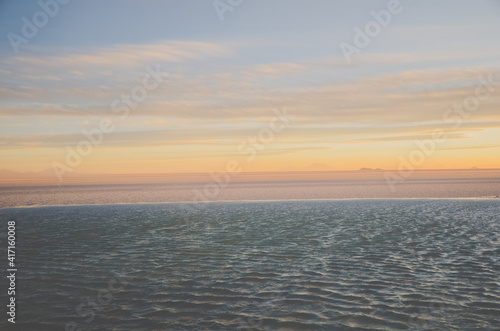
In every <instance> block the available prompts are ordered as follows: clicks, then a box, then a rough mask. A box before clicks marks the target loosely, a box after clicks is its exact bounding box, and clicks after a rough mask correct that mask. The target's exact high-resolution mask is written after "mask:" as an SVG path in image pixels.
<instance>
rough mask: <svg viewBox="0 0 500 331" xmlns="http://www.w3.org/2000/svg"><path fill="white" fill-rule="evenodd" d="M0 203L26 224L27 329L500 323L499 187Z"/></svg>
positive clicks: (21, 231)
mask: <svg viewBox="0 0 500 331" xmlns="http://www.w3.org/2000/svg"><path fill="white" fill-rule="evenodd" d="M0 215H1V217H2V218H4V219H7V218H10V217H15V218H16V219H17V223H18V229H17V231H18V237H19V241H18V247H19V251H18V263H19V264H18V268H19V281H18V284H19V293H18V302H19V308H18V311H19V315H18V325H16V326H18V329H19V330H64V328H65V326H78V327H81V328H82V330H237V329H238V328H240V329H242V330H245V329H247V330H250V329H251V328H252V327H253V328H254V329H255V330H335V329H339V330H342V329H352V330H393V329H435V330H450V329H456V330H471V329H482V330H494V329H499V328H500V317H499V316H500V280H499V273H500V241H499V238H500V218H499V215H500V201H499V200H364V201H363V200H345V201H295V202H252V203H249V202H248V203H244V202H232V203H229V202H228V203H211V204H207V205H203V208H202V209H193V208H188V207H187V206H186V205H183V204H157V205H140V204H139V205H108V206H76V207H75V206H73V207H71V206H67V207H44V208H27V209H23V208H17V209H3V210H0ZM2 278H3V277H2ZM2 282H5V279H4V280H2ZM110 284H112V286H111V285H110ZM4 285H6V284H4V283H2V286H4ZM5 323H6V322H5V319H2V320H1V322H0V328H3V327H4V326H5ZM68 323H74V324H68Z"/></svg>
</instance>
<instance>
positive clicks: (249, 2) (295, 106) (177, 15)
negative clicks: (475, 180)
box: [0, 0, 500, 173]
mask: <svg viewBox="0 0 500 331" xmlns="http://www.w3.org/2000/svg"><path fill="white" fill-rule="evenodd" d="M42 1H47V2H50V1H48V0H42ZM222 2H223V3H227V1H226V0H222ZM390 2H391V1H331V0H317V1H309V0H308V1H305V0H303V1H298V0H276V1H269V0H243V1H242V2H241V4H240V5H238V6H236V7H234V8H232V11H226V12H224V13H223V18H224V19H223V20H221V19H220V18H219V15H218V13H217V11H216V9H215V8H214V5H213V3H212V1H199V0H182V1H181V0H178V1H127V0H119V1H118V0H117V1H101V0H99V1H98V0H95V1H78V0H72V1H69V2H68V3H67V4H59V5H58V6H59V8H58V10H57V12H56V13H53V14H54V15H53V17H49V15H46V17H49V18H48V22H47V24H46V25H44V26H42V27H40V28H38V31H37V33H33V34H34V35H33V36H31V37H30V38H25V37H23V32H22V30H23V24H25V23H24V22H25V21H26V20H24V21H23V17H26V19H27V20H28V21H29V22H33V15H35V14H36V13H37V12H39V11H41V8H40V6H39V5H38V1H2V2H0V22H1V23H0V34H1V36H2V38H1V39H0V77H1V80H0V96H1V97H0V161H1V164H0V169H9V170H14V171H20V172H26V171H36V172H37V171H43V170H46V169H50V168H51V167H52V166H53V165H54V164H55V163H54V162H56V163H57V164H62V165H66V166H68V165H67V156H68V149H67V148H72V149H73V150H76V148H77V146H78V144H79V143H80V142H82V141H86V140H87V138H86V136H85V135H84V133H82V132H83V130H87V132H92V130H94V131H93V132H96V131H95V130H100V122H101V121H102V120H103V119H109V121H110V122H111V123H112V125H113V128H114V129H113V130H111V132H106V133H103V136H102V137H103V139H102V142H101V143H99V144H97V145H95V146H93V147H92V151H91V152H90V153H88V155H85V156H83V157H81V162H80V163H79V164H78V165H77V166H74V167H71V168H72V170H74V171H76V172H82V173H168V172H208V171H220V170H223V169H226V167H227V164H228V162H230V161H232V160H236V161H237V162H239V165H240V166H241V168H242V169H243V171H280V170H327V169H331V170H356V169H359V168H362V167H370V168H383V169H396V168H398V166H399V165H400V163H401V159H402V158H403V159H404V158H408V157H409V156H410V155H411V153H412V152H414V151H415V150H418V149H419V147H418V144H417V142H418V141H420V142H422V141H424V142H423V143H420V144H421V145H422V144H427V146H431V145H433V144H434V145H433V146H435V150H434V151H433V152H432V153H430V154H429V155H426V157H425V160H424V161H423V162H422V163H421V164H419V165H418V168H422V169H448V168H453V169H459V168H470V167H479V168H500V139H499V138H500V107H499V105H500V84H498V85H496V86H495V82H500V42H499V41H500V40H499V38H500V37H499V31H500V2H499V1H496V0H481V1H457V0H448V1H439V2H434V1H409V0H401V2H400V5H399V7H398V8H399V9H400V12H399V13H398V14H392V15H391V17H390V22H389V23H388V24H387V26H386V27H381V28H380V32H379V33H378V34H376V35H375V36H373V37H369V38H370V39H371V41H370V43H369V45H367V46H366V47H363V48H358V50H359V52H358V53H355V54H352V56H351V58H350V63H348V61H347V60H346V57H345V56H344V54H343V53H342V50H341V47H340V45H341V43H343V42H344V43H347V44H350V45H355V41H354V37H355V34H356V32H355V28H356V27H359V28H361V29H364V28H365V25H366V24H367V23H368V22H370V21H374V17H373V16H372V15H371V14H370V12H371V11H375V12H380V11H381V10H387V8H388V4H389V3H390ZM52 9H54V8H52ZM219 14H220V13H219ZM35 16H36V15H35ZM42 16H43V15H42ZM42 16H40V15H39V16H38V17H39V18H40V17H42ZM42 18H43V17H42ZM42 18H40V19H42ZM31 32H33V31H31ZM9 34H10V36H11V37H10V39H12V36H13V34H15V35H17V36H20V37H22V38H24V41H25V42H23V43H21V44H20V45H19V46H16V47H17V48H18V52H17V53H16V52H15V50H16V47H13V46H12V44H11V42H10V41H9ZM147 67H149V69H147ZM158 68H159V69H160V71H161V72H164V73H168V76H167V74H162V76H161V78H160V80H161V82H160V83H158V84H155V82H157V81H156V80H155V79H154V78H153V77H149V78H148V79H147V80H146V82H147V83H148V84H149V85H148V86H152V85H158V86H155V87H154V88H153V87H151V89H150V90H148V91H147V96H145V97H144V98H143V100H141V101H140V102H135V101H132V104H133V105H132V106H131V108H130V109H129V114H128V115H127V116H121V115H123V113H121V112H117V111H116V110H117V109H119V107H122V108H120V109H122V110H123V109H126V108H127V107H128V106H126V105H125V104H124V103H123V102H121V101H120V102H121V103H120V104H118V103H115V100H117V99H121V98H122V95H124V94H130V93H131V91H140V90H141V87H143V86H144V77H145V76H146V75H150V74H149V73H148V72H149V71H151V70H158ZM148 70H149V71H148ZM488 81H489V82H488ZM143 90H145V89H143ZM478 93H479V94H478ZM478 95H479V96H480V98H478V97H477V96H478ZM478 100H479V102H478V103H477V104H475V102H476V101H478ZM464 103H465V104H466V106H463V105H464ZM467 103H468V104H467ZM457 105H458V106H459V107H457ZM284 109H285V110H286V113H288V118H287V120H289V124H288V125H287V126H286V127H284V128H282V130H281V131H279V132H278V131H273V134H274V138H272V139H271V138H270V139H267V140H266V142H265V143H262V144H260V145H259V146H258V147H259V148H261V150H256V155H255V158H252V159H251V160H249V159H250V157H249V155H250V152H249V151H250V150H252V148H253V147H252V146H255V145H253V144H252V142H250V141H249V137H258V135H259V134H264V133H263V132H267V133H269V132H270V131H269V130H271V129H272V127H270V124H269V122H270V120H271V119H273V117H274V116H275V113H276V112H277V111H278V112H283V111H284ZM467 109H469V110H470V111H469V110H467ZM113 110H115V112H114V111H113ZM435 130H438V131H439V132H445V133H446V136H445V137H444V138H443V139H442V141H440V142H439V143H436V142H435V141H433V140H432V139H433V132H434V131H435ZM271 131H272V130H271ZM266 138H269V137H268V136H266ZM250 139H251V138H250ZM257 141H258V140H257Z"/></svg>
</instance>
